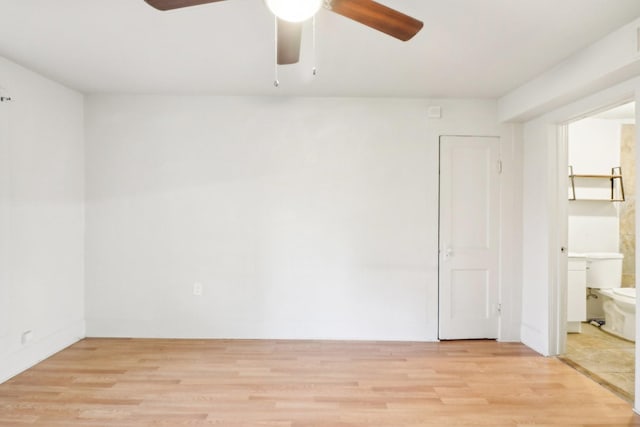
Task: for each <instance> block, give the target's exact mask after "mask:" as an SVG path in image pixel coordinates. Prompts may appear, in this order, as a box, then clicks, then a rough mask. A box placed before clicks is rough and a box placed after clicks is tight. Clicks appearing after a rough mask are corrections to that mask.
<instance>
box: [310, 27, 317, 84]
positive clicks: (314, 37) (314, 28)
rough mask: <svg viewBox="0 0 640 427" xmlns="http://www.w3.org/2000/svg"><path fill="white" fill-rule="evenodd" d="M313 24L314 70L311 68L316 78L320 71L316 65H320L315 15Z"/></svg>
mask: <svg viewBox="0 0 640 427" xmlns="http://www.w3.org/2000/svg"><path fill="white" fill-rule="evenodd" d="M311 24H312V26H313V68H311V72H312V73H313V75H314V76H315V75H317V74H318V69H317V68H316V65H317V63H318V55H317V50H316V16H315V15H313V20H312V23H311Z"/></svg>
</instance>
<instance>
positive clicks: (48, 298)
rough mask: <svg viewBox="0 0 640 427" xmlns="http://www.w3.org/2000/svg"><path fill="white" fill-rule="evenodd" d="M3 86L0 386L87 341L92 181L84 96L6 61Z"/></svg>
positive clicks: (0, 63) (1, 62)
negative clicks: (86, 203)
mask: <svg viewBox="0 0 640 427" xmlns="http://www.w3.org/2000/svg"><path fill="white" fill-rule="evenodd" d="M0 87H2V88H3V90H4V91H6V92H5V93H6V94H8V95H10V96H11V97H12V98H13V101H12V102H10V103H7V102H5V103H0V242H1V245H0V271H1V272H2V273H1V275H0V382H2V381H4V380H6V379H7V378H10V377H11V376H13V375H15V374H16V373H18V372H20V371H22V370H24V369H26V368H28V367H29V366H31V365H33V364H35V363H37V362H39V361H40V360H42V359H44V358H46V357H48V356H49V355H51V354H53V353H55V352H57V351H59V350H61V349H62V348H64V347H66V346H67V345H69V344H71V343H72V342H74V341H76V340H77V339H79V338H80V337H82V336H84V290H83V285H84V283H83V282H84V278H83V275H84V258H83V251H84V247H83V245H84V242H83V222H84V217H83V215H84V210H83V192H84V180H83V97H82V96H81V95H80V94H78V93H77V92H74V91H72V90H69V89H67V88H65V87H62V86H60V85H59V84H57V83H54V82H52V81H50V80H47V79H45V78H43V77H40V76H38V75H36V74H34V73H32V72H30V71H28V70H26V69H24V68H21V67H19V66H17V65H15V64H13V63H11V62H9V61H7V60H5V59H3V58H0ZM25 331H32V339H31V341H30V342H28V343H26V344H23V343H22V334H23V333H24V332H25Z"/></svg>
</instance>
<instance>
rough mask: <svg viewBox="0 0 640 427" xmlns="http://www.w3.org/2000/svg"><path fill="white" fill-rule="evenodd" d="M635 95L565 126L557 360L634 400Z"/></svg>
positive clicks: (631, 400)
mask: <svg viewBox="0 0 640 427" xmlns="http://www.w3.org/2000/svg"><path fill="white" fill-rule="evenodd" d="M635 117H636V116H635V102H629V103H625V104H623V105H620V106H617V107H615V108H611V109H608V110H606V111H602V112H599V113H597V114H593V115H591V116H589V117H586V118H583V119H580V120H577V121H574V122H572V123H569V124H568V125H567V129H566V131H567V132H566V133H567V135H566V136H567V160H568V165H567V174H568V189H567V192H568V199H569V204H568V207H567V234H568V238H567V242H568V250H569V253H568V271H567V294H566V295H567V297H566V301H567V326H566V330H567V336H566V352H565V353H564V354H563V355H562V356H561V359H562V360H564V361H565V362H566V363H568V364H570V365H571V366H574V367H575V368H576V369H578V370H580V371H581V372H583V373H585V374H586V375H587V376H589V377H591V378H593V379H594V380H596V381H597V382H599V383H601V384H602V385H604V386H605V387H607V388H609V389H611V390H612V391H614V392H615V393H617V394H619V395H621V396H622V397H624V398H625V399H627V400H629V401H630V402H633V399H634V377H635V372H634V371H635V342H634V340H635V305H636V304H635V287H636V262H635V258H636V256H635V251H636V241H635V240H636V224H635V210H636V206H635V204H636V188H635V182H636V177H635V174H636V154H635V153H636V140H635V139H636V138H635V136H636V131H635V126H636V123H635Z"/></svg>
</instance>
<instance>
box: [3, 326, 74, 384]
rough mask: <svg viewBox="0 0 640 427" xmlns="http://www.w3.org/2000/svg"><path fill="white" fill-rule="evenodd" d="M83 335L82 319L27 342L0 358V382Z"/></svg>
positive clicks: (67, 345) (65, 346)
mask: <svg viewBox="0 0 640 427" xmlns="http://www.w3.org/2000/svg"><path fill="white" fill-rule="evenodd" d="M84 336H85V325H84V321H77V322H74V323H72V324H70V325H68V326H66V327H65V328H63V329H61V330H59V331H58V332H56V333H54V334H52V335H49V336H47V337H44V338H42V339H40V340H38V341H34V342H32V343H29V344H28V345H26V346H24V347H22V348H21V349H20V350H18V351H16V352H14V353H11V354H7V355H5V356H4V357H2V358H0V384H2V383H3V382H5V381H7V380H9V379H11V378H13V377H15V376H16V375H18V374H20V373H21V372H24V371H26V370H27V369H29V368H31V367H32V366H34V365H36V364H38V363H40V362H42V361H43V360H44V359H46V358H48V357H50V356H52V355H54V354H56V353H57V352H59V351H60V350H63V349H65V348H67V347H69V346H70V345H71V344H73V343H75V342H78V341H79V340H81V339H83V338H84Z"/></svg>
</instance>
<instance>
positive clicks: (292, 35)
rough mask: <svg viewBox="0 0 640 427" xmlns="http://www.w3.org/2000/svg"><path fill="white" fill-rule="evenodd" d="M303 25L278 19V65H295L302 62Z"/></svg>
mask: <svg viewBox="0 0 640 427" xmlns="http://www.w3.org/2000/svg"><path fill="white" fill-rule="evenodd" d="M301 40H302V23H299V22H296V23H294V22H288V21H284V20H282V19H278V65H286V64H295V63H296V62H298V61H299V60H300V41H301Z"/></svg>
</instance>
